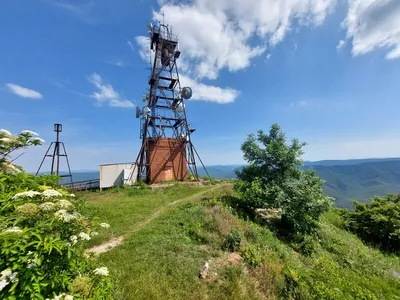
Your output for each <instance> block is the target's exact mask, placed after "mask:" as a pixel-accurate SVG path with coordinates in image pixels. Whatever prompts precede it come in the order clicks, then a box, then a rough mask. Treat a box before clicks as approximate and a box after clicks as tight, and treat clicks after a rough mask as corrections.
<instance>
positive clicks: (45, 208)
mask: <svg viewBox="0 0 400 300" xmlns="http://www.w3.org/2000/svg"><path fill="white" fill-rule="evenodd" d="M55 207H56V205H55V204H54V203H53V202H45V203H42V204H40V205H39V208H40V209H41V210H43V211H52V210H54V209H55Z"/></svg>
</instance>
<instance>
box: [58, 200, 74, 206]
mask: <svg viewBox="0 0 400 300" xmlns="http://www.w3.org/2000/svg"><path fill="white" fill-rule="evenodd" d="M58 206H60V207H61V208H71V207H73V206H74V205H73V204H72V203H71V202H69V201H68V200H64V199H61V200H60V201H58Z"/></svg>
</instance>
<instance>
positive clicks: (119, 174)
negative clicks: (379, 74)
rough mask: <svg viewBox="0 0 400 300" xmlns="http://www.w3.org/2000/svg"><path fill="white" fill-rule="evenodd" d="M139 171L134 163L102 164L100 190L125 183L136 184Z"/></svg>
mask: <svg viewBox="0 0 400 300" xmlns="http://www.w3.org/2000/svg"><path fill="white" fill-rule="evenodd" d="M137 171H138V170H137V168H136V167H135V164H134V163H116V164H104V165H100V190H101V189H103V188H109V187H113V186H122V185H124V184H129V185H133V184H136V179H137ZM132 172H133V174H132Z"/></svg>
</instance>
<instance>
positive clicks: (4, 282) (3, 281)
mask: <svg viewBox="0 0 400 300" xmlns="http://www.w3.org/2000/svg"><path fill="white" fill-rule="evenodd" d="M9 283H10V282H9V281H8V280H7V279H6V278H4V279H0V291H1V290H3V289H4V288H5V287H6V286H7V285H8V284H9Z"/></svg>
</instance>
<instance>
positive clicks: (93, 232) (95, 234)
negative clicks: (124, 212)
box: [90, 231, 99, 237]
mask: <svg viewBox="0 0 400 300" xmlns="http://www.w3.org/2000/svg"><path fill="white" fill-rule="evenodd" d="M90 235H91V236H92V237H93V236H97V235H99V233H98V232H96V231H92V232H91V233H90Z"/></svg>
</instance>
